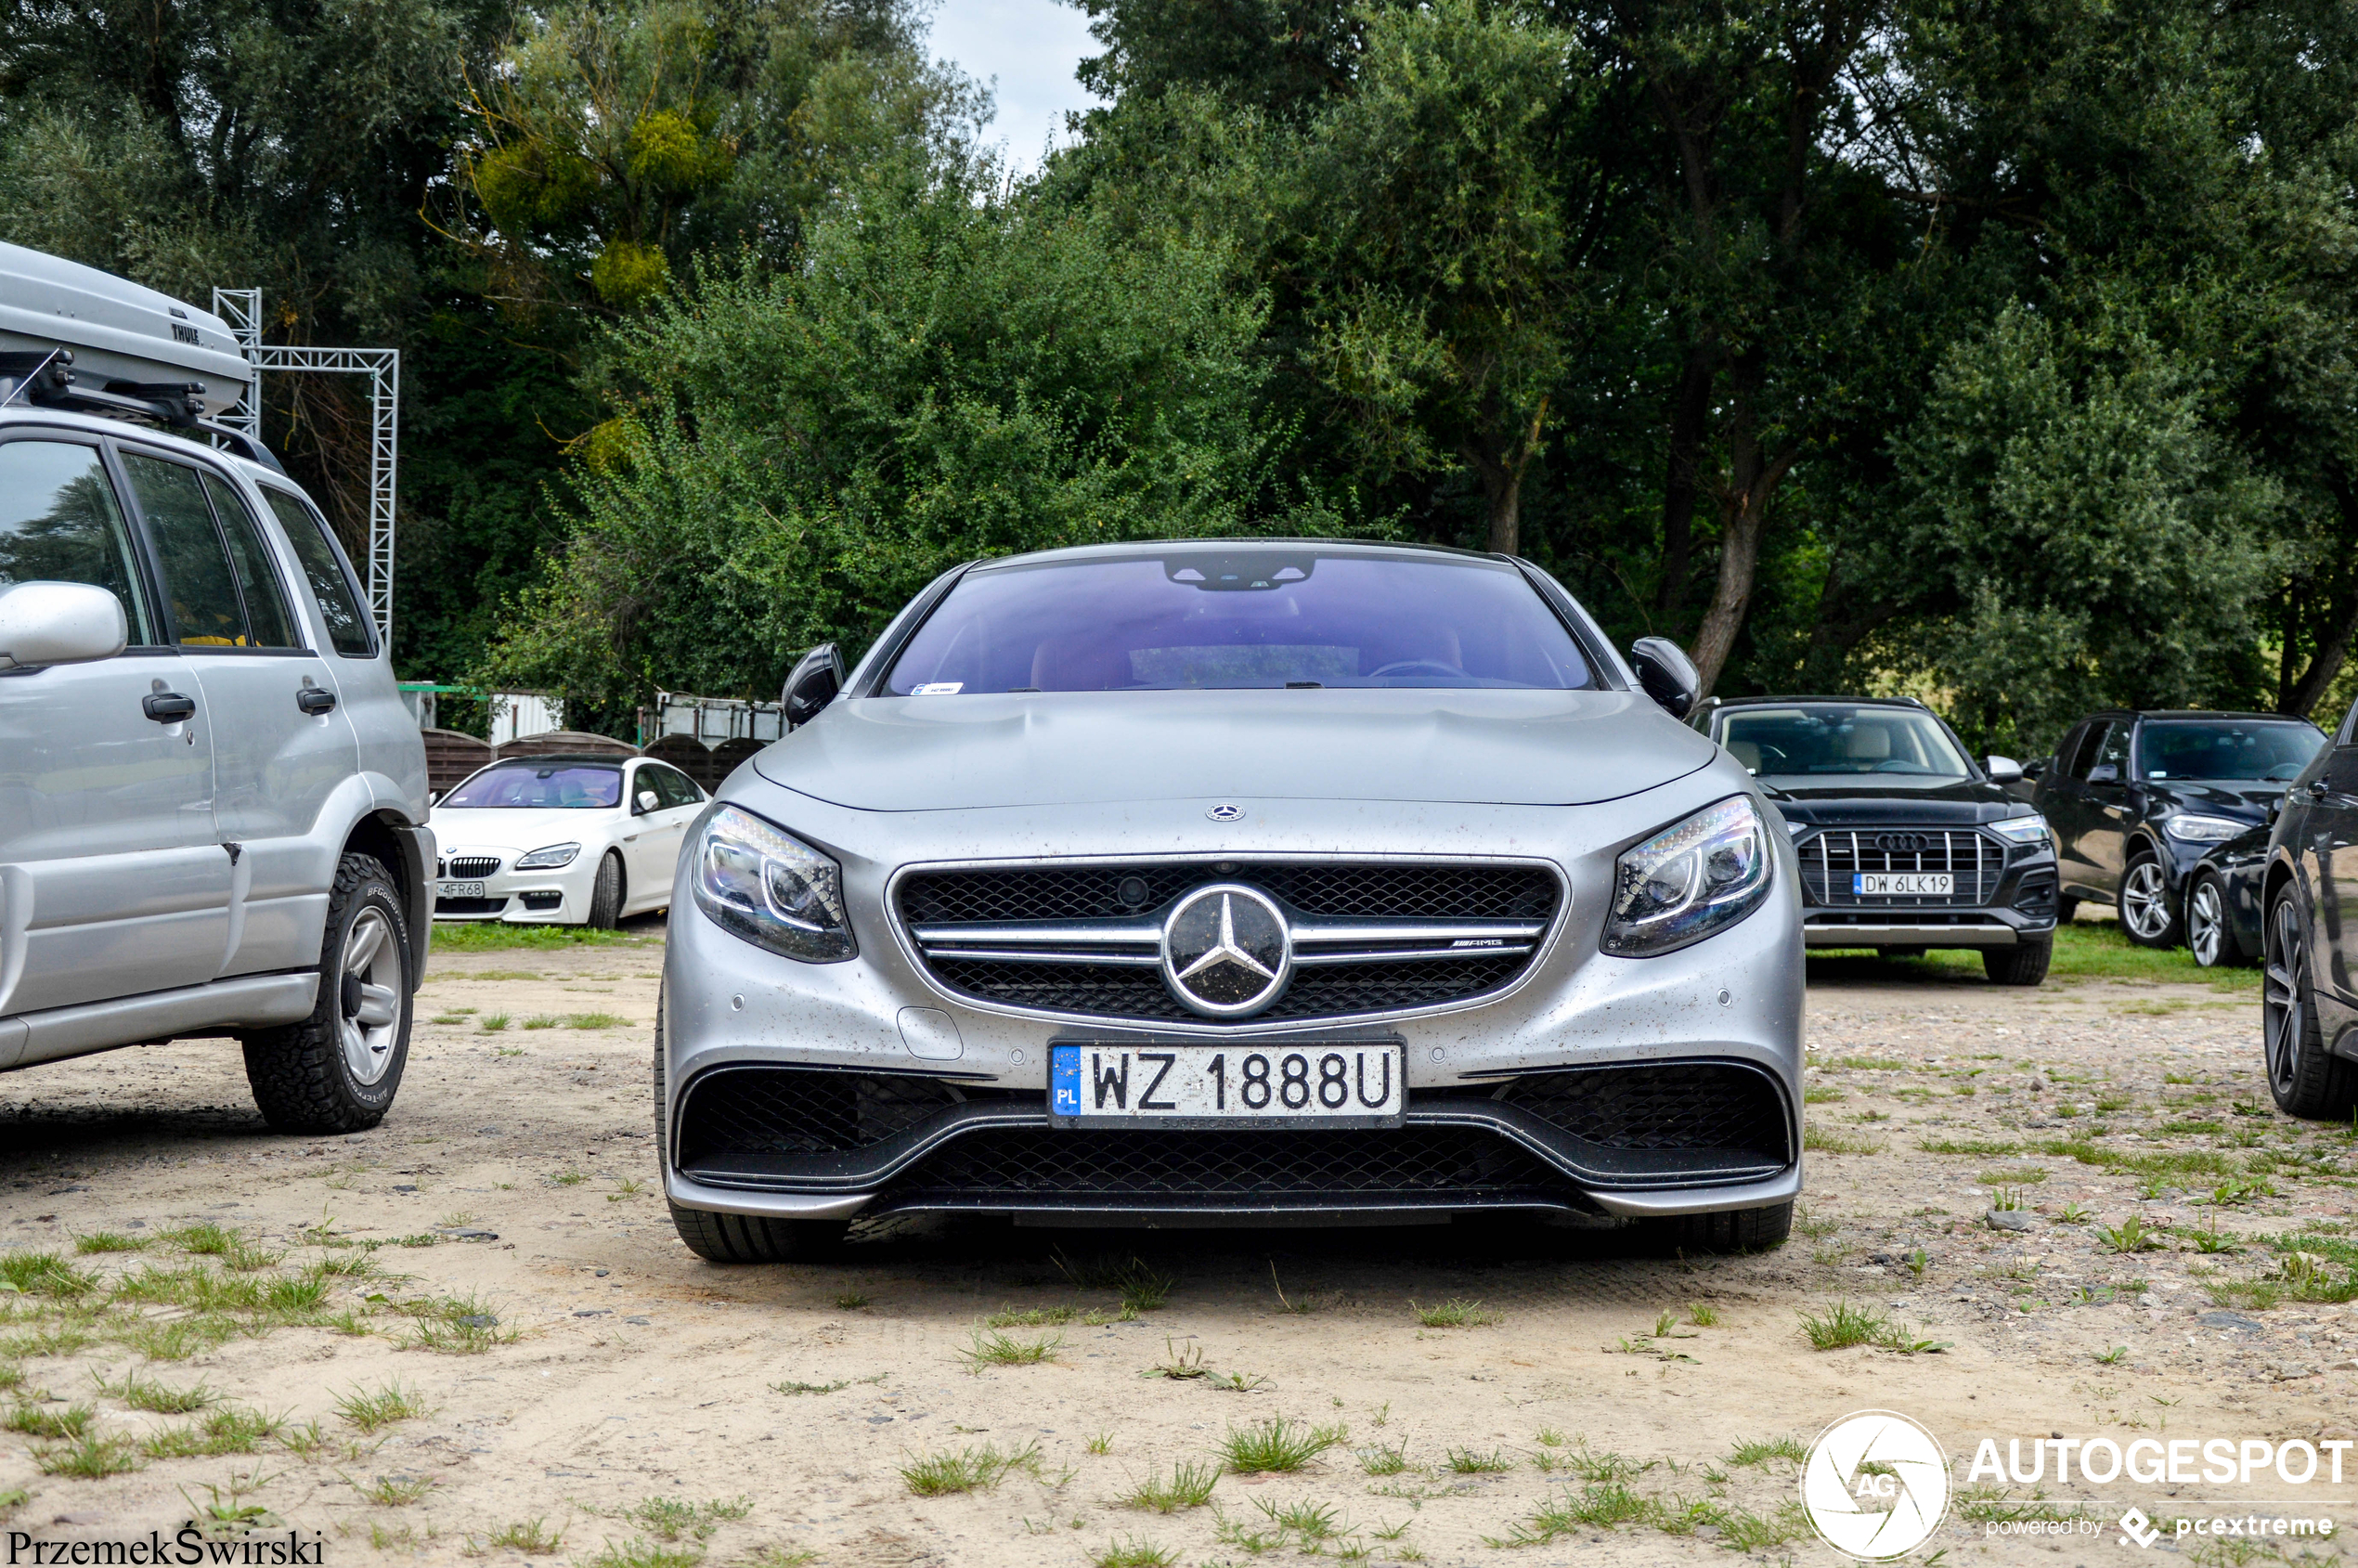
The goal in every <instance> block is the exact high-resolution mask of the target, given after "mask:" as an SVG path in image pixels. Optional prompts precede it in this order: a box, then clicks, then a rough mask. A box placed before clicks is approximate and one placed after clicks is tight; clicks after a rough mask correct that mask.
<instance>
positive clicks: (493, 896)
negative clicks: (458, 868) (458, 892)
mask: <svg viewBox="0 0 2358 1568" xmlns="http://www.w3.org/2000/svg"><path fill="white" fill-rule="evenodd" d="M484 852H486V853H488V851H484ZM520 853H522V851H520V850H508V851H504V852H501V853H500V855H499V862H500V865H499V870H498V871H495V872H493V873H492V874H491V875H487V876H480V877H467V878H464V879H463V880H466V881H470V882H481V883H482V884H483V896H482V897H481V898H479V899H477V898H466V899H453V898H444V897H443V896H442V891H441V889H442V882H441V881H437V882H435V884H434V918H435V919H436V920H496V921H499V923H501V924H502V925H508V926H578V925H580V924H581V923H582V922H584V921H586V920H588V919H589V896H590V892H591V885H592V883H593V882H594V881H595V879H596V872H597V863H598V862H597V860H596V858H595V857H594V856H590V855H589V851H588V850H586V849H585V850H584V851H583V852H582V853H581V854H579V855H576V856H575V857H574V858H573V863H572V864H570V865H566V866H561V867H559V868H557V869H555V870H553V871H517V870H514V869H513V868H512V862H513V861H514V859H515V857H516V855H518V854H520ZM450 858H456V857H455V856H453V855H451V854H449V853H448V852H447V847H446V859H450ZM585 859H586V860H587V862H588V864H587V866H586V867H585V865H584V863H583V862H584V861H585ZM445 880H448V881H453V882H455V881H460V880H462V879H461V878H460V877H457V876H451V877H448V878H447V879H445Z"/></svg>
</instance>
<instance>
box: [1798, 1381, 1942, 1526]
mask: <svg viewBox="0 0 2358 1568" xmlns="http://www.w3.org/2000/svg"><path fill="white" fill-rule="evenodd" d="M1801 1506H1802V1509H1803V1510H1804V1511H1805V1512H1807V1514H1808V1515H1809V1523H1811V1524H1812V1525H1814V1526H1816V1528H1817V1531H1818V1534H1819V1536H1820V1537H1822V1538H1823V1539H1824V1541H1825V1543H1826V1544H1827V1545H1828V1546H1830V1547H1832V1548H1833V1549H1835V1550H1836V1551H1838V1552H1841V1553H1842V1554H1843V1555H1844V1556H1846V1557H1855V1558H1858V1559H1859V1561H1861V1562H1884V1561H1885V1560H1887V1559H1890V1558H1895V1557H1898V1556H1901V1555H1903V1554H1905V1553H1907V1552H1911V1551H1913V1550H1914V1549H1916V1548H1917V1547H1919V1546H1921V1545H1923V1544H1924V1542H1925V1541H1926V1540H1928V1539H1930V1538H1931V1536H1932V1533H1933V1532H1934V1531H1936V1530H1937V1529H1939V1528H1940V1522H1941V1521H1942V1520H1943V1519H1944V1518H1946V1517H1947V1516H1948V1513H1949V1456H1948V1455H1946V1454H1944V1453H1942V1452H1941V1449H1940V1445H1939V1443H1938V1442H1937V1441H1936V1440H1935V1439H1934V1437H1933V1435H1932V1433H1930V1432H1926V1431H1925V1430H1924V1428H1923V1427H1921V1426H1918V1425H1917V1424H1916V1423H1915V1422H1914V1421H1911V1420H1910V1419H1908V1418H1907V1417H1905V1416H1902V1415H1899V1414H1898V1413H1897V1412H1895V1411H1890V1410H1861V1411H1859V1413H1858V1414H1857V1415H1855V1416H1845V1417H1844V1418H1843V1419H1841V1420H1838V1421H1836V1422H1835V1423H1834V1424H1833V1425H1832V1426H1830V1427H1828V1428H1827V1429H1826V1430H1825V1431H1824V1432H1820V1433H1819V1435H1818V1441H1817V1442H1816V1443H1815V1444H1813V1445H1811V1446H1810V1449H1809V1458H1808V1461H1807V1463H1805V1464H1804V1465H1803V1466H1802V1469H1801Z"/></svg>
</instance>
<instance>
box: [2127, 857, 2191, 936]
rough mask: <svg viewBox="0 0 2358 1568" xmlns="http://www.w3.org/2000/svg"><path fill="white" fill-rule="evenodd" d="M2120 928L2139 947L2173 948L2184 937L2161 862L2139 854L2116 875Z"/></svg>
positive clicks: (2182, 927) (2168, 879) (2167, 878)
mask: <svg viewBox="0 0 2358 1568" xmlns="http://www.w3.org/2000/svg"><path fill="white" fill-rule="evenodd" d="M2118 909H2119V912H2120V929H2121V931H2122V932H2123V933H2124V934H2125V935H2126V936H2127V937H2128V938H2129V940H2131V941H2132V942H2135V943H2136V944H2137V945H2138V946H2139V947H2176V946H2177V945H2178V944H2179V943H2180V942H2181V941H2183V940H2185V925H2184V922H2183V921H2182V920H2181V919H2180V918H2179V915H2178V905H2177V901H2175V900H2173V899H2172V898H2170V878H2169V877H2168V876H2167V875H2164V874H2163V872H2162V869H2161V862H2159V861H2158V860H2156V859H2155V858H2154V857H2153V856H2152V855H2151V854H2149V853H2148V854H2141V855H2139V856H2137V857H2136V858H2135V859H2133V860H2131V862H2129V869H2128V870H2126V871H2124V872H2122V873H2121V874H2120V893H2119V896H2118Z"/></svg>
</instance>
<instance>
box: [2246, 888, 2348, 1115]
mask: <svg viewBox="0 0 2358 1568" xmlns="http://www.w3.org/2000/svg"><path fill="white" fill-rule="evenodd" d="M2287 904H2289V905H2290V906H2291V914H2290V927H2291V929H2292V930H2294V931H2297V932H2299V933H2300V934H2301V935H2304V936H2305V935H2306V934H2307V930H2308V923H2307V921H2306V920H2305V919H2304V918H2303V917H2302V915H2301V912H2300V895H2299V894H2297V893H2295V892H2294V891H2293V889H2292V888H2291V886H2290V885H2287V886H2286V887H2284V888H2279V889H2277V892H2276V896H2275V898H2274V899H2273V900H2271V901H2270V902H2269V905H2268V924H2267V925H2265V926H2263V927H2261V941H2262V943H2263V944H2265V956H2264V957H2263V958H2262V959H2261V978H2260V985H2261V1070H2262V1071H2263V1072H2265V1073H2266V1074H2267V1077H2268V1092H2269V1094H2270V1095H2274V1098H2275V1101H2276V1108H2277V1109H2279V1110H2281V1111H2283V1112H2284V1113H2285V1114H2286V1115H2287V1116H2298V1117H2301V1118H2304V1119H2306V1120H2310V1121H2341V1120H2343V1119H2344V1118H2345V1117H2348V1116H2349V1115H2350V1114H2351V1111H2352V1108H2353V1107H2358V1062H2353V1061H2351V1060H2349V1059H2348V1058H2346V1057H2342V1056H2334V1055H2332V1054H2330V1053H2329V1052H2328V1051H2327V1050H2326V1039H2325V1032H2324V1030H2321V1029H2320V1028H2319V1027H2318V1023H2317V996H2316V989H2315V987H2314V986H2313V984H2312V983H2311V981H2310V975H2309V954H2308V951H2307V946H2306V944H2305V943H2303V944H2301V945H2300V948H2299V949H2298V950H2297V951H2295V952H2291V953H2289V954H2288V953H2287V951H2286V944H2287V940H2288V935H2287V927H2286V925H2285V924H2284V922H2285V921H2286V919H2287V916H2286V914H2285V906H2287ZM2287 1000H2289V1001H2290V1003H2291V1004H2293V1005H2294V1007H2295V1008H2296V1009H2297V1012H2296V1017H2297V1027H2296V1028H2294V1029H2293V1030H2291V1031H2290V1032H2291V1033H2292V1034H2293V1035H2294V1036H2295V1038H2294V1039H2292V1040H2291V1041H2290V1042H2289V1045H2290V1049H2289V1051H2288V1053H2287V1059H2286V1060H2285V1061H2283V1062H2281V1063H2280V1062H2279V1061H2278V1059H2277V1056H2276V1052H2277V1049H2278V1040H2277V1032H2278V1030H2281V1029H2283V1027H2284V1022H2283V1018H2282V1015H2281V1013H2280V1012H2279V1008H2280V1006H2282V1005H2283V1004H2284V1003H2285V1002H2286V1001H2287Z"/></svg>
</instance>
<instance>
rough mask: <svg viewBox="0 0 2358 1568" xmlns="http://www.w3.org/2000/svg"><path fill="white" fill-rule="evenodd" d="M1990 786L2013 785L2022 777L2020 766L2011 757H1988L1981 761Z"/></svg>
mask: <svg viewBox="0 0 2358 1568" xmlns="http://www.w3.org/2000/svg"><path fill="white" fill-rule="evenodd" d="M1983 766H1984V767H1985V768H1986V769H1987V770H1988V771H1989V782H1990V783H1991V784H2013V783H2015V781H2017V780H2019V779H2020V778H2021V777H2022V776H2023V771H2022V764H2021V763H2019V762H2017V761H2015V759H2014V758H2011V757H1995V756H1993V757H1989V758H1984V759H1983Z"/></svg>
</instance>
